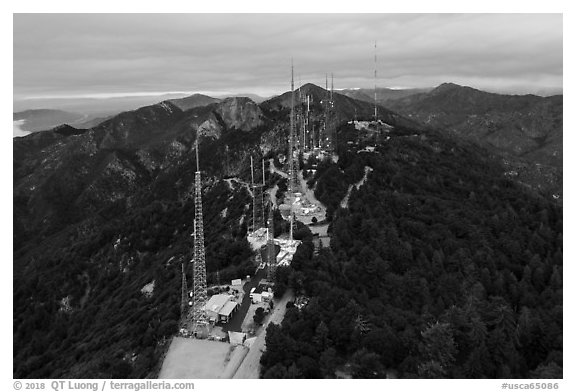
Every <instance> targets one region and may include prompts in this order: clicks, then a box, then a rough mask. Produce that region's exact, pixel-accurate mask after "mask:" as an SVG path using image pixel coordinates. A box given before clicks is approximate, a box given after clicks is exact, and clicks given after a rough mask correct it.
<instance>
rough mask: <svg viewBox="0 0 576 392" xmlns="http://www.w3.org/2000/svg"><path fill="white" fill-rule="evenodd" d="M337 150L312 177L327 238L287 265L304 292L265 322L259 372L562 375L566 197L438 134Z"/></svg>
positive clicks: (397, 137)
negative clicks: (523, 182)
mask: <svg viewBox="0 0 576 392" xmlns="http://www.w3.org/2000/svg"><path fill="white" fill-rule="evenodd" d="M360 148H361V146H359V147H358V148H357V149H360ZM339 152H340V160H339V161H338V163H328V162H325V163H323V164H321V165H319V166H318V172H317V173H316V175H315V176H314V178H313V180H312V182H315V183H316V195H317V197H318V198H319V199H320V200H321V201H323V202H324V203H325V204H327V205H328V207H329V208H330V209H331V210H332V217H333V221H332V224H331V227H330V230H331V232H332V238H331V246H330V249H323V250H322V251H321V252H320V253H319V255H318V256H315V257H312V256H311V257H309V258H308V259H306V260H301V261H300V262H299V263H296V264H294V265H293V272H292V274H293V275H297V276H300V277H301V285H300V286H299V287H298V289H299V292H300V293H302V294H304V295H306V296H309V297H310V302H309V303H308V305H307V306H306V307H304V308H303V309H302V310H298V309H297V308H290V309H288V311H287V314H286V318H285V319H284V321H283V323H282V325H281V326H276V325H270V327H269V330H268V335H267V351H266V352H265V354H264V355H263V356H262V362H261V363H262V375H263V376H264V377H335V372H336V371H338V370H339V371H345V372H347V373H349V374H351V375H352V376H354V377H361V378H370V377H384V376H385V371H386V370H388V371H394V372H396V373H397V374H398V375H399V376H401V377H408V378H412V377H424V378H436V377H439V378H482V377H488V378H514V377H518V378H525V377H561V376H562V209H561V208H560V207H558V206H557V205H555V204H553V203H551V202H549V201H546V200H544V199H543V198H541V197H540V196H538V195H537V194H535V193H533V192H531V191H530V190H526V189H524V188H523V187H521V186H519V185H517V184H515V183H513V182H511V181H510V180H508V179H506V178H505V176H503V171H502V169H501V168H500V167H499V166H498V165H497V164H495V163H493V162H491V161H489V160H488V159H487V158H486V157H485V156H484V155H483V151H482V150H479V149H476V148H474V147H470V146H463V145H459V144H457V143H454V142H453V141H450V140H447V139H445V138H443V137H440V136H438V135H435V134H426V135H414V136H412V135H406V134H392V137H391V139H390V140H388V141H386V142H385V143H382V144H381V145H379V146H378V148H377V149H376V152H373V153H369V152H360V153H357V152H356V151H355V150H354V149H350V150H347V151H345V150H344V148H343V146H341V150H340V151H339ZM365 166H369V167H370V168H372V169H373V171H372V172H371V173H370V174H369V175H368V181H366V183H365V184H364V185H363V186H362V187H361V188H360V189H359V190H356V189H353V191H352V194H351V197H350V201H349V208H348V209H341V208H340V207H339V200H338V198H339V197H341V196H342V195H343V194H345V192H346V190H347V188H348V184H352V183H354V182H356V181H358V179H360V178H361V177H362V175H363V172H364V170H363V168H364V167H365ZM288 280H289V281H290V280H292V281H294V279H291V278H288ZM311 369H315V372H312V371H311Z"/></svg>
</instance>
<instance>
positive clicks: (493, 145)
mask: <svg viewBox="0 0 576 392" xmlns="http://www.w3.org/2000/svg"><path fill="white" fill-rule="evenodd" d="M388 105H389V106H390V108H392V109H394V110H396V111H398V112H399V113H401V114H403V115H405V116H407V117H409V118H411V119H413V120H416V121H418V122H420V123H422V124H425V125H427V126H429V127H432V128H435V129H441V130H443V131H446V132H449V133H450V134H452V135H455V136H457V137H459V138H463V139H465V140H469V141H471V142H474V143H476V144H478V145H481V146H483V147H485V148H488V149H489V150H490V151H492V152H495V153H498V154H499V155H502V156H503V157H504V158H505V159H506V161H507V162H509V163H510V164H509V169H510V171H511V172H515V173H519V175H520V176H523V177H524V178H523V180H524V182H526V183H528V184H530V185H532V186H534V187H536V188H539V189H541V190H543V191H545V192H548V193H555V194H561V191H562V139H563V138H562V125H563V121H562V110H563V98H562V96H551V97H545V98H544V97H538V96H535V95H501V94H493V93H487V92H484V91H480V90H476V89H473V88H470V87H462V86H458V85H455V84H452V83H445V84H442V85H440V86H439V87H437V88H436V89H434V90H432V91H430V92H428V93H422V94H416V95H412V96H409V97H405V98H401V99H397V100H393V101H390V102H389V103H388ZM536 164H537V165H539V166H537V167H536V166H535V165H536Z"/></svg>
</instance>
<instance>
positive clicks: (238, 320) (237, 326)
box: [222, 269, 266, 332]
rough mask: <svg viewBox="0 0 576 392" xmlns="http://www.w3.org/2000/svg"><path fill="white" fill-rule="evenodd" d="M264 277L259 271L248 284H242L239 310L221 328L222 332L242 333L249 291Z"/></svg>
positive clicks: (264, 274) (263, 272)
mask: <svg viewBox="0 0 576 392" xmlns="http://www.w3.org/2000/svg"><path fill="white" fill-rule="evenodd" d="M265 277H266V272H265V270H264V269H260V270H258V272H257V273H256V275H255V276H253V277H252V278H251V279H250V282H246V283H245V284H244V298H243V299H242V303H241V304H240V308H239V309H238V310H237V311H236V313H235V314H234V316H232V320H230V322H229V323H227V324H224V325H223V326H222V330H223V331H224V332H228V331H234V332H242V321H244V317H246V313H248V309H249V308H250V302H251V300H250V290H252V288H253V287H258V283H260V280H262V279H264V278H265Z"/></svg>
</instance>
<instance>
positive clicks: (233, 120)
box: [215, 97, 263, 131]
mask: <svg viewBox="0 0 576 392" xmlns="http://www.w3.org/2000/svg"><path fill="white" fill-rule="evenodd" d="M215 111H216V113H218V115H220V117H221V119H222V121H223V122H224V124H225V125H226V128H228V129H237V130H242V131H250V130H252V129H254V128H256V127H257V126H259V125H262V123H263V115H262V110H260V107H259V106H258V105H257V104H256V102H254V101H252V100H251V99H250V98H246V97H233V98H226V99H225V100H224V101H222V102H220V103H219V104H218V105H217V107H216V110H215Z"/></svg>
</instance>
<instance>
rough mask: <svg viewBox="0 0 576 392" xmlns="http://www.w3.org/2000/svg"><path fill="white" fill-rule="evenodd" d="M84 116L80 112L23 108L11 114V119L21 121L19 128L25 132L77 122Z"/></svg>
mask: <svg viewBox="0 0 576 392" xmlns="http://www.w3.org/2000/svg"><path fill="white" fill-rule="evenodd" d="M86 118H87V117H86V116H84V115H82V114H78V113H72V112H66V111H64V110H54V109H32V110H25V111H23V112H17V113H14V115H13V120H14V121H21V123H20V128H21V129H22V130H24V131H27V132H38V131H44V130H46V129H50V128H53V127H55V126H57V125H61V124H66V123H68V124H73V123H77V122H80V121H82V120H85V119H86Z"/></svg>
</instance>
